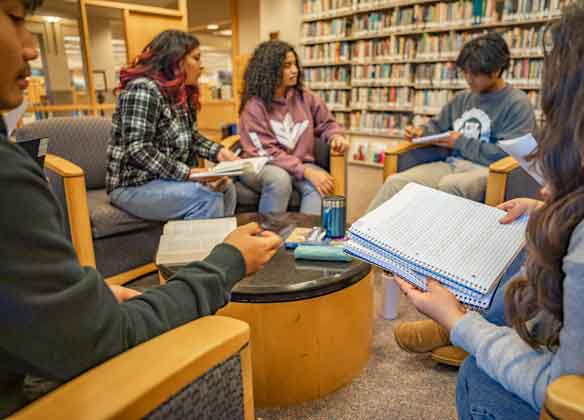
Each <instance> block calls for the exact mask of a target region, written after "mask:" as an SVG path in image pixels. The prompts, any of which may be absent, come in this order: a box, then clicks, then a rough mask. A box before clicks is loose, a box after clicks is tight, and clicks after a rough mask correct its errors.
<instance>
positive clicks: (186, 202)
mask: <svg viewBox="0 0 584 420" xmlns="http://www.w3.org/2000/svg"><path fill="white" fill-rule="evenodd" d="M201 72H202V66H201V51H200V49H199V41H198V40H197V38H196V37H194V36H193V35H191V34H188V33H186V32H182V31H176V30H169V31H164V32H162V33H160V34H159V35H158V36H156V37H155V38H154V39H153V40H152V41H151V42H150V44H148V45H147V46H146V48H144V50H143V51H142V53H141V54H140V55H139V56H138V58H137V59H136V60H135V61H134V63H133V64H132V65H131V66H129V67H128V68H125V69H123V70H122V72H121V73H120V86H119V88H118V93H119V95H118V101H117V108H116V112H115V113H114V115H113V129H112V138H111V142H110V144H109V146H108V160H107V175H106V188H107V191H108V194H109V197H110V201H111V202H112V204H114V205H115V206H117V207H119V208H121V209H123V210H125V211H127V212H128V213H131V214H133V215H135V216H137V217H140V218H143V219H148V220H161V221H164V220H173V219H205V218H214V217H224V216H231V215H233V213H234V211H235V205H236V193H235V188H234V185H233V183H232V182H231V181H230V180H229V178H226V177H221V178H207V179H203V180H197V181H194V180H192V179H191V176H192V175H193V174H194V173H196V172H197V171H201V170H202V169H199V168H196V167H195V166H196V164H197V159H198V158H204V159H208V160H210V161H213V162H218V161H224V160H235V159H238V157H237V156H236V155H235V154H234V153H233V152H231V151H230V150H228V149H226V148H224V147H223V146H221V145H220V144H217V143H215V142H213V141H211V140H208V139H206V138H205V137H203V136H202V135H201V134H200V133H199V132H198V131H197V123H196V111H197V110H198V109H199V108H200V104H199V102H198V88H197V83H198V79H199V76H200V75H201Z"/></svg>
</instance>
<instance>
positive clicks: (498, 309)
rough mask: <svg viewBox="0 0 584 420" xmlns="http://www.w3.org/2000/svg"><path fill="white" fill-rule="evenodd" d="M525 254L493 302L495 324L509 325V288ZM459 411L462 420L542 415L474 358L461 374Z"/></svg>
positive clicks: (490, 317) (490, 318)
mask: <svg viewBox="0 0 584 420" xmlns="http://www.w3.org/2000/svg"><path fill="white" fill-rule="evenodd" d="M523 260H524V253H521V254H520V255H518V256H517V258H515V261H513V263H512V264H511V266H510V267H509V268H508V269H507V272H506V273H505V276H504V277H503V279H502V280H501V283H500V284H499V288H498V290H497V293H496V294H495V297H494V298H493V303H492V304H491V306H490V308H489V310H488V311H487V312H486V313H485V314H484V317H485V319H486V320H488V321H489V322H491V323H493V324H495V325H501V326H503V325H507V321H506V320H505V289H506V286H507V284H508V283H509V280H510V279H512V278H513V277H514V276H515V274H517V272H518V271H519V268H520V267H521V265H522V264H523ZM456 410H457V411H458V418H459V419H460V420H483V419H484V420H487V419H488V420H507V419H508V420H512V419H521V420H529V419H537V418H538V413H536V412H535V411H533V409H532V408H531V406H530V405H529V404H528V403H526V402H525V401H523V400H522V399H521V398H519V397H518V396H516V395H515V394H513V393H512V392H509V391H507V390H506V389H505V388H503V387H502V386H501V384H499V383H498V382H497V381H495V380H494V379H492V378H491V377H490V376H489V375H487V374H486V373H485V372H484V371H483V370H482V369H481V368H480V367H478V366H477V361H476V359H475V358H474V356H469V357H467V358H466V360H465V361H464V363H463V364H462V366H461V368H460V370H459V371H458V382H457V384H456Z"/></svg>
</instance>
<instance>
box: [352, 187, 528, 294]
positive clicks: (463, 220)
mask: <svg viewBox="0 0 584 420" xmlns="http://www.w3.org/2000/svg"><path fill="white" fill-rule="evenodd" d="M504 215H505V212H504V211H502V210H498V209H496V208H494V207H490V206H486V205H484V204H481V203H476V202H474V201H471V200H467V199H464V198H461V197H457V196H453V195H451V194H447V193H444V192H441V191H438V190H434V189H432V188H428V187H424V186H422V185H419V184H415V183H410V184H408V185H407V186H406V187H405V188H403V189H402V190H401V191H400V192H399V193H397V194H396V195H395V196H394V197H392V199H390V200H388V201H387V202H385V203H384V204H383V205H381V206H380V207H378V208H377V209H375V210H374V211H373V212H371V213H369V214H367V215H365V216H364V217H363V218H361V219H359V220H358V221H357V222H355V224H354V225H353V226H352V227H351V232H352V233H354V234H356V235H357V236H360V237H363V238H365V239H366V240H367V241H370V242H372V243H374V244H376V245H377V246H379V247H381V248H383V249H385V250H388V251H390V252H392V253H395V254H396V255H397V256H398V257H400V258H402V259H405V260H407V261H409V262H413V263H415V264H416V265H419V266H420V267H421V268H423V269H425V270H426V271H428V272H430V273H439V274H442V275H444V276H446V277H449V278H453V279H454V280H455V281H457V282H459V283H460V284H463V285H465V286H466V287H469V288H471V289H472V290H475V291H477V292H480V293H486V292H488V291H490V290H491V288H492V286H493V285H494V284H495V283H496V281H497V280H498V279H499V277H500V276H501V275H502V274H503V273H504V272H505V269H506V267H507V266H508V265H509V264H510V263H511V261H512V260H513V258H514V257H515V256H516V255H517V253H518V252H519V251H520V250H521V248H522V246H523V242H524V236H525V226H526V221H527V218H522V219H521V220H516V221H515V222H513V223H511V224H509V225H501V224H500V223H499V220H500V219H501V218H502V217H503V216H504Z"/></svg>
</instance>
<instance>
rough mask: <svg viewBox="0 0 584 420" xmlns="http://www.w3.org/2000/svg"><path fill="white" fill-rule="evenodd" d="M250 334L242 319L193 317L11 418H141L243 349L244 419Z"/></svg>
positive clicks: (249, 401)
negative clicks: (188, 321)
mask: <svg viewBox="0 0 584 420" xmlns="http://www.w3.org/2000/svg"><path fill="white" fill-rule="evenodd" d="M249 337H250V335H249V326H248V325H247V324H246V323H244V322H242V321H238V320H235V319H232V318H226V317H221V316H208V317H204V318H201V319H198V320H195V321H193V322H190V323H188V324H186V325H183V326H182V327H179V328H176V329H174V330H171V331H169V332H167V333H165V334H163V335H161V336H159V337H156V338H154V339H152V340H149V341H147V342H145V343H143V344H141V345H139V346H137V347H134V348H132V349H130V350H128V351H127V352H125V353H122V354H120V355H118V356H116V357H114V358H113V359H110V360H108V361H106V362H105V363H103V364H101V365H99V366H97V367H95V368H93V369H91V370H89V371H87V372H86V373H84V374H82V375H81V376H79V377H77V378H75V379H73V380H72V381H70V382H68V383H66V384H64V385H63V386H61V387H59V388H57V389H56V390H55V391H53V392H51V393H50V394H48V395H46V396H44V397H43V398H41V399H40V400H38V401H36V402H34V403H32V404H31V405H29V406H28V407H25V408H24V409H22V410H20V411H19V412H17V413H16V414H15V415H14V416H13V417H12V418H13V419H14V420H28V419H31V420H32V419H41V418H46V419H77V420H84V419H88V420H89V419H91V420H101V419H139V418H143V417H144V416H145V415H147V414H149V413H150V412H152V411H153V410H155V409H156V408H157V407H159V406H160V405H161V404H163V403H164V402H165V401H167V400H168V399H169V398H170V397H172V396H174V395H175V394H176V393H177V392H179V391H180V390H182V389H183V388H185V387H186V386H187V385H189V384H191V383H192V382H193V381H195V380H196V379H197V378H199V377H200V376H202V375H203V374H204V373H205V372H207V371H209V370H210V369H212V368H213V367H215V366H217V365H219V364H221V363H222V362H224V361H225V360H227V359H228V358H230V357H231V356H233V355H235V354H237V353H239V352H240V351H241V356H242V360H241V365H242V378H243V385H244V405H245V407H246V408H247V409H246V411H245V413H246V419H253V418H254V417H253V391H252V389H251V386H252V385H251V359H250V353H249V347H247V344H248V343H249ZM242 349H243V351H242ZM209 397H210V398H213V396H212V395H211V396H209Z"/></svg>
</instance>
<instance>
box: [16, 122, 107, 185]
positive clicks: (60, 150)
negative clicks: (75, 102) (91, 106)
mask: <svg viewBox="0 0 584 420" xmlns="http://www.w3.org/2000/svg"><path fill="white" fill-rule="evenodd" d="M111 129H112V123H111V120H110V119H106V118H96V117H78V118H66V117H62V118H50V119H47V120H41V121H35V122H33V123H31V124H27V125H26V126H24V127H23V128H20V129H18V130H17V131H16V138H17V139H22V140H25V139H31V138H39V137H48V138H49V147H48V152H49V153H52V154H54V155H57V156H60V157H63V158H65V159H67V160H69V161H71V162H73V163H75V164H76V165H78V166H80V167H81V168H82V169H83V171H84V172H85V183H86V185H87V189H88V190H92V189H101V188H104V187H105V164H106V157H107V145H108V143H109V140H110V135H111Z"/></svg>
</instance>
